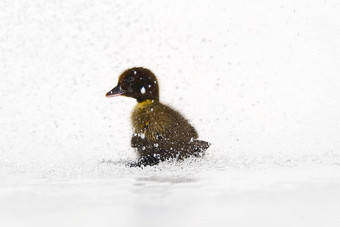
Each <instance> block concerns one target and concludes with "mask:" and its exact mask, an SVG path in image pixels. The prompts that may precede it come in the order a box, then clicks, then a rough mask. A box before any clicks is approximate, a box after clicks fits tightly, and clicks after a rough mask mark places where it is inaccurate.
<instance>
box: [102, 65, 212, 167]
mask: <svg viewBox="0 0 340 227" xmlns="http://www.w3.org/2000/svg"><path fill="white" fill-rule="evenodd" d="M158 93H159V92H158V82H157V79H156V77H155V76H154V75H153V73H152V72H151V71H150V70H148V69H145V68H132V69H129V70H126V71H125V72H124V73H123V74H122V75H121V76H120V79H119V82H118V85H117V87H115V88H114V89H112V90H111V91H110V92H109V93H107V96H109V97H110V96H117V95H124V96H129V97H133V98H136V99H137V101H138V103H137V105H136V106H135V108H134V110H133V112H132V115H131V121H132V126H133V130H134V134H133V136H132V139H131V146H132V147H134V148H136V149H137V153H138V156H139V162H138V163H137V165H138V166H140V165H153V164H157V163H158V162H159V161H164V160H166V159H169V158H178V159H183V158H186V157H189V156H191V155H193V156H200V155H203V153H204V151H205V150H206V149H208V147H209V145H210V144H209V143H208V142H205V141H201V140H197V138H198V134H197V132H196V130H195V128H194V127H193V126H192V125H191V124H190V123H189V122H188V120H187V119H185V118H184V117H183V116H182V115H181V114H180V113H179V112H178V111H176V110H174V109H172V108H170V107H169V106H166V105H164V104H162V103H160V102H159V97H158Z"/></svg>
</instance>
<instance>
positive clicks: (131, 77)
mask: <svg viewBox="0 0 340 227" xmlns="http://www.w3.org/2000/svg"><path fill="white" fill-rule="evenodd" d="M134 80H135V78H133V76H129V77H128V78H127V79H126V81H127V82H129V83H130V82H132V81H134Z"/></svg>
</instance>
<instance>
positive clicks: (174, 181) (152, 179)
mask: <svg viewBox="0 0 340 227" xmlns="http://www.w3.org/2000/svg"><path fill="white" fill-rule="evenodd" d="M136 180H137V181H140V182H157V183H171V184H179V183H193V182H198V181H199V179H198V178H191V177H175V176H171V177H166V176H150V177H138V178H136Z"/></svg>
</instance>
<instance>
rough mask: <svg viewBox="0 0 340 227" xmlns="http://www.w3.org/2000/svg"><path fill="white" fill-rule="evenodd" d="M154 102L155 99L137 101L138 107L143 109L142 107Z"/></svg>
mask: <svg viewBox="0 0 340 227" xmlns="http://www.w3.org/2000/svg"><path fill="white" fill-rule="evenodd" d="M152 103H154V100H151V99H146V100H144V101H143V102H139V103H137V108H140V109H142V108H144V107H145V106H147V105H150V104H152Z"/></svg>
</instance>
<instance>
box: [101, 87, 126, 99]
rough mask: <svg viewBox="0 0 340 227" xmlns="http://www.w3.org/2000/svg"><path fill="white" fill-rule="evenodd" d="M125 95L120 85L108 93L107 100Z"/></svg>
mask: <svg viewBox="0 0 340 227" xmlns="http://www.w3.org/2000/svg"><path fill="white" fill-rule="evenodd" d="M122 94H124V91H123V90H122V88H121V87H120V85H119V84H118V85H117V86H116V87H114V88H113V89H112V90H111V91H109V92H108V93H106V95H105V96H106V97H107V98H111V97H115V96H120V95H122Z"/></svg>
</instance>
